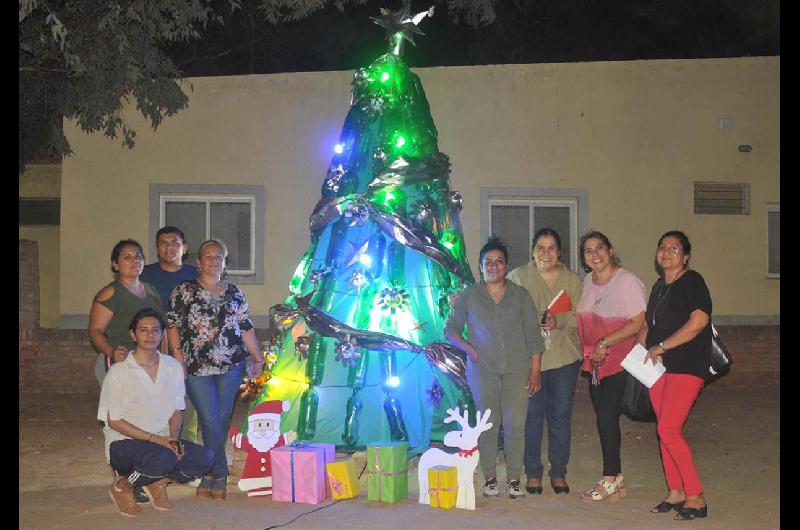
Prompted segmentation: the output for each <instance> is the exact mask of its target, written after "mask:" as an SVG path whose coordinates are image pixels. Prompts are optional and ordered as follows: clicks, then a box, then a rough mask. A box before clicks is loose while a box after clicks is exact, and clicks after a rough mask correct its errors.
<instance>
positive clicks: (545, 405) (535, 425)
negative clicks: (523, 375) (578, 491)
mask: <svg viewBox="0 0 800 530" xmlns="http://www.w3.org/2000/svg"><path fill="white" fill-rule="evenodd" d="M579 368H580V361H575V362H574V363H570V364H567V365H565V366H561V367H559V368H554V369H552V370H545V371H543V372H542V388H541V390H539V391H538V392H537V393H535V394H534V395H533V396H531V397H530V398H528V417H527V419H526V421H525V458H524V461H525V475H527V477H528V478H529V479H530V478H542V473H543V471H544V466H542V458H541V452H542V434H543V432H544V420H545V418H547V458H548V460H549V461H550V472H549V474H550V476H551V477H562V478H563V477H565V476H567V462H569V453H570V444H571V440H572V401H573V396H574V395H575V385H576V384H577V382H578V369H579Z"/></svg>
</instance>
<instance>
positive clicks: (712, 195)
mask: <svg viewBox="0 0 800 530" xmlns="http://www.w3.org/2000/svg"><path fill="white" fill-rule="evenodd" d="M694 213H696V214H719V215H749V214H750V184H748V183H736V182H695V183H694Z"/></svg>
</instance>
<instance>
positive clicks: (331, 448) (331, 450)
mask: <svg viewBox="0 0 800 530" xmlns="http://www.w3.org/2000/svg"><path fill="white" fill-rule="evenodd" d="M308 447H318V448H320V449H322V451H323V457H324V458H323V460H324V461H325V466H327V465H328V464H329V463H330V462H333V461H334V460H336V446H335V445H334V444H323V443H310V444H308ZM325 498H326V499H330V498H331V487H330V484H328V480H327V479H325Z"/></svg>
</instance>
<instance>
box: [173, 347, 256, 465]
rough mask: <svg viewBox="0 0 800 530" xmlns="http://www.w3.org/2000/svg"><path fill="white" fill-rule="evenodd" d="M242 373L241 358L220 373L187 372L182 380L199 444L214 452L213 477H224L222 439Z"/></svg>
mask: <svg viewBox="0 0 800 530" xmlns="http://www.w3.org/2000/svg"><path fill="white" fill-rule="evenodd" d="M244 373H245V362H244V361H242V362H240V363H239V364H237V365H235V366H233V367H231V369H230V370H228V371H227V372H225V373H224V374H220V375H190V376H189V377H188V378H187V379H186V391H187V392H188V394H189V399H191V400H192V403H193V404H194V408H195V410H197V418H198V419H199V422H200V431H201V432H202V433H203V445H204V446H205V447H208V448H209V449H211V450H212V451H214V465H213V466H212V467H211V471H210V474H211V476H212V477H213V478H215V479H220V478H225V477H227V476H228V462H227V460H226V458H225V441H226V440H227V437H228V427H229V426H230V421H231V414H232V413H233V405H234V403H235V401H236V395H237V394H238V393H239V385H240V384H241V383H242V377H244Z"/></svg>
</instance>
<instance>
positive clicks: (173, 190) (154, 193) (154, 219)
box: [149, 184, 266, 284]
mask: <svg viewBox="0 0 800 530" xmlns="http://www.w3.org/2000/svg"><path fill="white" fill-rule="evenodd" d="M149 192H150V230H149V238H150V245H149V248H151V249H152V248H155V234H156V232H157V231H158V229H159V228H161V227H162V226H164V224H165V223H164V217H165V207H166V203H167V202H195V203H197V202H199V203H205V205H206V227H205V229H206V230H205V231H206V238H208V237H209V235H208V234H209V233H210V223H211V216H210V215H209V214H210V208H211V204H213V203H215V202H237V203H243V204H249V205H250V212H251V215H250V233H251V238H250V265H249V268H248V269H227V270H226V273H227V274H228V275H229V276H231V277H233V278H234V281H235V282H236V283H239V284H263V283H264V245H265V242H264V234H265V230H266V228H265V222H264V211H265V208H264V204H265V203H264V187H263V186H249V185H221V184H150V190H149ZM200 243H201V241H191V242H189V244H190V245H192V247H193V248H195V249H196V248H197V246H198V245H199V244H200Z"/></svg>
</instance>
